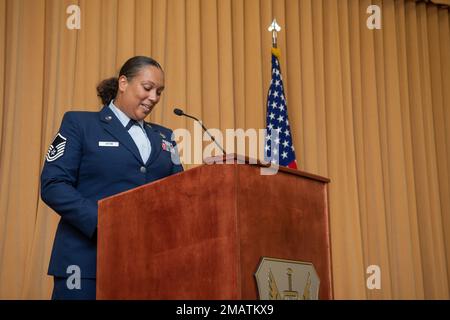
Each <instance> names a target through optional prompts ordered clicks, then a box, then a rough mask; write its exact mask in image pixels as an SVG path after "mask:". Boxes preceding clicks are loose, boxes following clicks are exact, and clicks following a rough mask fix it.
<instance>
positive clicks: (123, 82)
mask: <svg viewBox="0 0 450 320" xmlns="http://www.w3.org/2000/svg"><path fill="white" fill-rule="evenodd" d="M118 82H119V91H120V92H124V91H125V89H126V88H127V86H128V79H127V77H126V76H124V75H121V76H120V77H119V80H118Z"/></svg>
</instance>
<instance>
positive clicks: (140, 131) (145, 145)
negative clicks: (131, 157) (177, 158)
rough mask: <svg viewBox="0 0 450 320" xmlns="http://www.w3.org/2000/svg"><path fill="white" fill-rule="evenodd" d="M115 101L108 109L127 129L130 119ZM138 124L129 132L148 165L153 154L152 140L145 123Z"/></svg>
mask: <svg viewBox="0 0 450 320" xmlns="http://www.w3.org/2000/svg"><path fill="white" fill-rule="evenodd" d="M113 101H114V100H113ZM113 101H111V102H110V103H109V106H108V107H109V108H110V109H111V111H112V112H113V113H114V114H115V115H116V117H117V118H118V119H119V121H120V122H121V123H122V125H123V126H124V127H126V126H127V125H128V122H130V118H129V117H128V116H127V115H126V114H125V113H123V111H122V110H120V109H119V108H117V107H116V106H115V105H114V102H113ZM138 123H139V125H134V126H132V127H131V128H130V129H129V130H128V133H129V134H130V135H131V138H133V141H134V143H135V144H136V146H137V148H138V150H139V153H140V155H141V158H142V160H143V161H144V163H147V160H148V158H149V157H150V153H151V152H152V145H151V144H150V140H149V138H148V137H147V133H146V132H145V130H144V121H143V120H141V121H138Z"/></svg>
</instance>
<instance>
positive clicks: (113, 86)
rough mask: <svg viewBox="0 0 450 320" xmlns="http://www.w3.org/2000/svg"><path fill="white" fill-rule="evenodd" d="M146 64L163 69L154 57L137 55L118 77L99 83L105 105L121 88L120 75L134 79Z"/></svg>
mask: <svg viewBox="0 0 450 320" xmlns="http://www.w3.org/2000/svg"><path fill="white" fill-rule="evenodd" d="M146 66H154V67H156V68H158V69H160V70H161V71H162V67H161V65H160V64H159V63H158V62H157V61H156V60H154V59H152V58H150V57H145V56H136V57H133V58H130V59H128V60H127V62H125V64H124V65H123V66H122V68H121V69H120V72H119V76H118V77H112V78H109V79H105V80H103V81H102V82H100V83H99V85H98V86H97V96H99V97H100V99H102V103H103V105H107V104H109V103H110V102H111V100H113V99H114V98H115V97H116V95H117V90H118V89H119V81H118V80H119V78H120V76H122V75H123V76H125V77H127V79H128V80H131V79H133V78H134V77H135V76H136V74H137V73H138V72H139V71H140V70H141V69H142V68H144V67H146Z"/></svg>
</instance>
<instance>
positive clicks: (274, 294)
mask: <svg viewBox="0 0 450 320" xmlns="http://www.w3.org/2000/svg"><path fill="white" fill-rule="evenodd" d="M255 278H256V284H257V286H258V293H259V299H260V300H318V299H319V286H320V279H319V276H318V275H317V272H316V269H315V268H314V266H313V264H312V263H309V262H302V261H295V260H284V259H275V258H268V257H263V258H262V259H261V262H260V263H259V266H258V269H257V271H256V273H255Z"/></svg>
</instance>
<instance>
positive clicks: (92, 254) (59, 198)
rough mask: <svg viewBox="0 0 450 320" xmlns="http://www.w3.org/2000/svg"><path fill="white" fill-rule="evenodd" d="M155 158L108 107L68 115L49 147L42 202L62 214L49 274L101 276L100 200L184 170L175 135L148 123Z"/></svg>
mask: <svg viewBox="0 0 450 320" xmlns="http://www.w3.org/2000/svg"><path fill="white" fill-rule="evenodd" d="M144 127H145V131H146V133H147V136H148V138H149V140H150V143H151V154H150V157H149V159H148V160H147V162H146V163H144V162H143V160H142V158H141V156H140V154H139V150H138V148H137V146H136V144H135V143H134V141H133V139H132V137H131V136H130V134H129V133H128V132H127V131H126V129H125V128H124V126H123V125H122V123H121V122H120V121H119V119H118V118H117V117H116V116H115V115H114V113H113V112H112V111H111V109H109V108H108V106H105V107H103V109H102V110H101V111H100V112H75V111H71V112H67V113H66V114H65V115H64V117H63V120H62V124H61V128H60V130H59V132H58V134H57V135H56V137H55V139H54V141H53V142H52V144H51V145H50V147H49V149H48V153H47V156H46V160H45V163H44V167H43V170H42V174H41V197H42V200H43V201H44V202H45V203H46V204H47V205H48V206H49V207H51V208H52V209H53V210H54V211H56V213H58V214H59V215H60V216H61V220H60V222H59V225H58V228H57V231H56V235H55V240H54V244H53V250H52V254H51V258H50V265H49V270H48V274H49V275H54V276H57V277H68V276H70V273H68V271H67V268H68V267H69V266H71V265H75V266H78V267H79V268H80V271H81V277H82V278H95V277H96V258H97V257H96V254H97V239H96V229H97V209H98V205H97V201H98V200H100V199H102V198H105V197H108V196H111V195H114V194H117V193H120V192H122V191H125V190H129V189H132V188H135V187H138V186H141V185H144V184H146V183H149V182H152V181H155V180H158V179H161V178H164V177H167V176H170V175H172V174H175V173H178V172H181V171H183V167H182V166H181V165H180V164H179V158H178V154H177V150H176V147H175V142H174V141H172V139H171V138H172V131H171V130H169V129H167V128H165V127H162V126H160V125H156V124H152V123H147V122H144Z"/></svg>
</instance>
